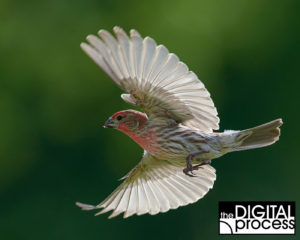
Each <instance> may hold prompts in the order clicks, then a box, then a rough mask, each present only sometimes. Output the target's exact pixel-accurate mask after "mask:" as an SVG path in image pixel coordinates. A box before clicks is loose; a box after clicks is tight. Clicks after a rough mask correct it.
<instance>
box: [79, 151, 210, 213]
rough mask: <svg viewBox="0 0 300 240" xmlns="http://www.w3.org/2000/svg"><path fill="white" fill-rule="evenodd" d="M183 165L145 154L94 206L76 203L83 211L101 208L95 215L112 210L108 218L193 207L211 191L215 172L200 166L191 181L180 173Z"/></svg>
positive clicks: (190, 178) (205, 166)
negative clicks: (119, 182)
mask: <svg viewBox="0 0 300 240" xmlns="http://www.w3.org/2000/svg"><path fill="white" fill-rule="evenodd" d="M183 168H184V165H183V164H180V163H172V162H170V161H166V160H162V159H157V158H155V157H153V156H151V155H150V154H148V153H145V155H144V157H143V159H142V161H141V162H140V163H139V164H138V165H137V166H136V167H135V168H134V169H132V170H131V171H130V172H129V173H128V174H127V176H126V180H125V181H124V182H123V183H122V184H121V185H120V186H119V187H118V188H117V189H116V190H115V191H114V192H113V193H112V194H110V195H109V196H108V197H107V198H106V199H105V200H104V201H103V202H102V203H100V204H99V205H97V206H92V205H87V204H82V203H77V205H78V206H79V207H81V208H82V209H83V210H93V209H99V208H103V209H102V211H100V212H99V213H97V214H96V215H98V214H102V213H106V212H108V211H111V210H113V213H112V214H111V215H110V216H109V218H112V217H115V216H117V215H119V214H121V213H123V212H124V218H127V217H129V216H131V215H133V214H137V215H142V214H145V213H149V214H151V215H154V214H157V213H159V212H166V211H168V210H169V209H176V208H178V207H180V206H185V205H187V204H190V203H194V202H196V201H198V200H199V199H200V198H202V197H203V196H204V195H205V194H206V193H207V192H208V190H209V189H211V188H212V187H213V184H214V181H215V179H216V174H215V169H214V168H213V167H211V166H210V165H203V166H202V167H201V168H199V169H198V170H194V171H193V173H194V174H195V175H196V176H195V177H190V176H187V175H185V174H184V173H183V172H182V169H183Z"/></svg>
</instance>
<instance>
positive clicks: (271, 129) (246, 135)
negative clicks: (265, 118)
mask: <svg viewBox="0 0 300 240" xmlns="http://www.w3.org/2000/svg"><path fill="white" fill-rule="evenodd" d="M282 124H283V122H282V119H276V120H274V121H271V122H268V123H265V124H263V125H260V126H257V127H254V128H249V129H246V130H243V131H240V132H239V133H238V135H237V139H239V138H240V139H241V140H242V141H241V144H240V145H239V146H237V147H235V149H234V151H240V150H247V149H253V148H260V147H265V146H269V145H271V144H273V143H275V142H276V141H278V139H279V136H280V128H279V127H280V126H281V125H282Z"/></svg>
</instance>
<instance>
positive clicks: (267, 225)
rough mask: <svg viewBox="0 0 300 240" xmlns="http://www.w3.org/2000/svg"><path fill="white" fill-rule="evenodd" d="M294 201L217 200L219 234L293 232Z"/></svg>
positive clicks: (294, 224)
mask: <svg viewBox="0 0 300 240" xmlns="http://www.w3.org/2000/svg"><path fill="white" fill-rule="evenodd" d="M295 205H296V204H295V202H219V234H295V226H296V223H295V215H296V206H295Z"/></svg>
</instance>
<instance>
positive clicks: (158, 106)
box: [76, 27, 282, 218]
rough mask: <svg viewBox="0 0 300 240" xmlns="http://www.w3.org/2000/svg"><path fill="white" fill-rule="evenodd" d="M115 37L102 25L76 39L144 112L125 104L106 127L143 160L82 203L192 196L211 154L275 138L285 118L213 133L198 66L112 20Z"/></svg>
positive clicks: (108, 205)
mask: <svg viewBox="0 0 300 240" xmlns="http://www.w3.org/2000/svg"><path fill="white" fill-rule="evenodd" d="M113 30H114V33H115V35H116V38H115V37H114V36H112V35H111V34H110V33H109V32H108V31H105V30H100V31H99V32H98V36H94V35H89V36H88V37H87V42H88V43H81V45H80V46H81V48H82V49H83V51H84V52H85V53H86V54H87V55H88V56H89V57H90V58H91V59H93V60H94V62H95V63H96V64H97V65H98V66H99V67H100V68H102V70H103V71H104V72H105V73H106V74H107V75H108V76H109V77H110V78H111V79H112V80H113V81H114V82H115V83H116V84H117V85H118V86H119V87H120V88H121V89H122V90H123V91H124V92H126V93H124V94H122V95H121V97H122V99H123V100H124V101H125V102H127V103H129V104H131V105H134V106H139V107H141V108H142V109H143V110H144V113H142V112H139V111H135V110H123V111H120V112H117V113H115V114H113V115H112V116H111V117H110V118H109V119H108V120H107V121H106V123H105V125H104V127H107V128H114V129H117V130H119V131H121V132H123V133H125V134H126V135H128V136H129V137H130V138H132V139H133V140H134V141H135V142H136V143H137V144H139V145H140V146H141V147H142V148H143V149H144V155H143V157H142V160H141V161H140V162H139V163H138V164H137V165H136V166H135V167H134V168H133V169H132V170H131V171H130V172H129V173H128V174H127V175H126V176H124V177H123V179H124V181H123V183H122V184H121V185H120V186H119V187H118V188H117V189H116V190H115V191H114V192H113V193H111V194H110V195H109V196H108V197H107V198H106V199H105V200H104V201H103V202H101V203H100V204H99V205H97V206H93V205H89V204H83V203H79V202H77V203H76V204H77V205H78V206H79V207H81V208H82V209H83V210H94V209H102V210H101V211H100V212H98V213H96V215H98V214H102V213H106V212H108V211H113V212H112V214H111V215H110V216H109V218H111V217H115V216H117V215H119V214H121V213H124V218H126V217H129V216H132V215H133V214H137V215H142V214H146V213H149V214H151V215H154V214H157V213H160V212H166V211H168V210H169V209H176V208H178V207H179V206H185V205H187V204H190V203H194V202H196V201H198V200H199V199H200V198H202V197H203V196H204V195H205V194H206V193H207V192H208V191H209V189H211V188H212V187H213V184H214V181H215V180H216V173H215V169H214V168H213V167H212V166H211V165H210V164H211V160H212V159H215V158H218V157H221V156H222V155H224V154H226V153H229V152H233V151H240V150H247V149H253V148H260V147H265V146H268V145H271V144H273V143H274V142H276V141H277V140H278V139H279V135H280V129H279V127H280V126H281V125H282V120H281V119H277V120H274V121H271V122H269V123H266V124H263V125H260V126H257V127H254V128H250V129H246V130H242V131H233V130H229V131H225V132H213V130H218V129H219V118H218V113H217V110H216V108H215V106H214V103H213V101H212V99H211V98H210V94H209V92H208V91H207V89H206V88H205V86H204V84H203V83H202V82H201V81H200V80H199V79H198V77H197V76H196V74H195V73H193V72H192V71H190V70H189V69H188V67H187V66H186V65H185V64H184V63H183V62H181V61H180V60H179V58H178V57H177V56H176V55H175V54H173V53H169V51H168V49H167V48H166V47H165V46H163V45H157V44H156V42H155V41H154V40H153V39H152V38H150V37H146V38H142V37H141V36H140V34H139V33H138V32H137V31H136V30H131V31H130V36H128V35H127V34H126V33H125V32H124V31H123V29H121V28H119V27H114V29H113Z"/></svg>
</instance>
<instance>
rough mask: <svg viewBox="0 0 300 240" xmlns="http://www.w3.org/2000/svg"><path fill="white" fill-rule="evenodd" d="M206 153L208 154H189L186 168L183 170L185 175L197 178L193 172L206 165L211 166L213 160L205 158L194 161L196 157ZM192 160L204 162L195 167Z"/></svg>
mask: <svg viewBox="0 0 300 240" xmlns="http://www.w3.org/2000/svg"><path fill="white" fill-rule="evenodd" d="M204 153H208V152H207V151H202V152H197V153H192V154H189V155H188V156H187V158H186V168H185V169H183V172H184V174H185V175H187V176H190V177H196V176H197V175H195V174H194V173H193V170H198V169H199V168H200V167H201V166H203V165H206V164H210V163H211V160H210V159H205V158H196V159H194V157H196V156H198V155H201V154H204ZM192 160H197V161H202V162H201V163H200V164H198V165H195V166H193V164H192Z"/></svg>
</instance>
